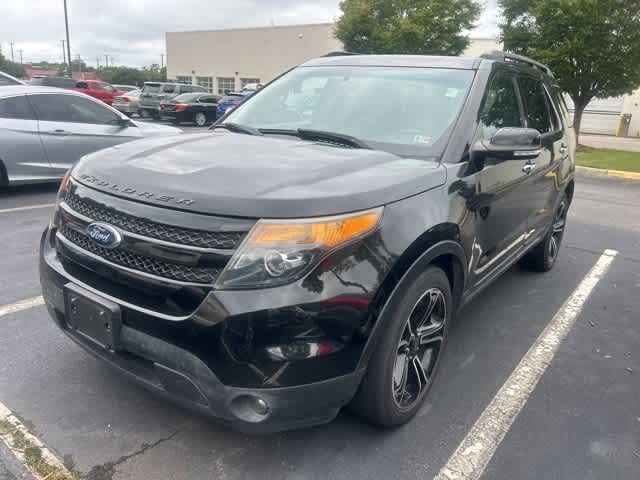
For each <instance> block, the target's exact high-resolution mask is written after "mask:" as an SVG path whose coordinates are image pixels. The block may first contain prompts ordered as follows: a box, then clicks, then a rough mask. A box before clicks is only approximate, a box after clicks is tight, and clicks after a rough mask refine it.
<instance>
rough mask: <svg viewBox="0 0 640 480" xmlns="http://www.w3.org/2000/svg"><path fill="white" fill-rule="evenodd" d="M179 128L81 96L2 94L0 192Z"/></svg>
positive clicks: (33, 91)
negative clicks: (104, 150)
mask: <svg viewBox="0 0 640 480" xmlns="http://www.w3.org/2000/svg"><path fill="white" fill-rule="evenodd" d="M180 132H181V131H180V130H179V129H177V128H173V127H169V126H165V125H157V124H150V123H144V122H136V121H134V120H131V119H130V118H127V117H126V116H124V115H123V114H122V113H120V112H118V111H117V110H116V109H114V108H112V107H110V106H108V105H106V104H104V103H103V102H100V101H98V100H95V99H93V98H91V97H89V96H87V95H84V94H82V93H77V92H73V91H69V90H62V89H59V88H52V87H34V86H6V87H2V89H0V186H3V185H4V186H6V185H17V184H23V183H39V182H48V181H55V180H58V179H60V178H62V177H63V176H64V174H65V172H66V171H67V170H68V169H69V168H70V167H71V166H72V165H73V164H74V163H75V162H77V161H78V160H79V159H80V158H81V157H82V156H84V155H86V154H87V153H90V152H94V151H96V150H100V149H102V148H107V147H111V146H114V145H117V144H119V143H124V142H129V141H131V140H135V139H138V138H143V137H150V136H160V135H165V136H166V135H173V134H178V133H180Z"/></svg>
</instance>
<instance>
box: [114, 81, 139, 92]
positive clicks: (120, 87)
mask: <svg viewBox="0 0 640 480" xmlns="http://www.w3.org/2000/svg"><path fill="white" fill-rule="evenodd" d="M113 88H115V89H116V90H120V91H121V92H131V91H133V90H140V88H139V87H136V86H135V85H121V84H116V83H114V84H113Z"/></svg>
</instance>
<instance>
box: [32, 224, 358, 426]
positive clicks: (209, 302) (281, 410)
mask: <svg viewBox="0 0 640 480" xmlns="http://www.w3.org/2000/svg"><path fill="white" fill-rule="evenodd" d="M54 245H55V241H54V239H53V238H52V232H50V231H46V232H45V233H44V234H43V237H42V241H41V250H40V252H41V254H40V279H41V284H42V290H43V296H44V299H45V302H46V305H47V308H48V310H49V313H50V314H51V316H52V318H53V319H54V321H55V322H56V324H57V325H58V326H59V327H60V328H61V330H62V331H63V332H64V333H65V334H66V335H67V336H69V337H70V338H71V339H73V340H74V341H75V342H76V343H77V344H79V345H80V346H82V347H83V348H84V349H85V350H87V351H89V352H90V353H91V354H92V355H94V356H96V357H99V358H101V359H102V360H104V361H106V362H107V363H109V364H110V365H112V366H114V367H115V368H117V369H118V370H120V371H122V372H123V373H124V374H126V375H127V376H129V377H130V378H132V379H133V380H135V381H136V382H137V383H139V384H141V385H143V386H144V387H146V388H148V389H149V390H152V391H154V392H156V393H158V394H160V395H162V396H164V397H167V398H168V399H171V400H173V401H175V402H177V403H179V404H181V405H183V406H186V407H189V408H192V409H194V410H197V411H199V412H202V413H205V414H207V415H210V416H213V417H215V418H217V419H219V420H221V421H222V422H224V423H226V424H228V425H229V426H231V427H232V428H234V429H237V430H240V431H245V432H257V433H264V432H273V431H279V430H286V429H293V428H300V427H306V426H311V425H316V424H321V423H326V422H329V421H331V420H332V419H333V418H334V417H335V416H336V415H337V413H338V412H339V410H340V408H341V407H342V406H344V405H345V404H346V403H348V402H349V401H350V399H351V398H352V397H353V395H354V394H355V392H356V390H357V388H358V385H359V383H360V380H361V378H362V375H363V373H364V370H363V369H362V368H360V367H359V366H358V365H359V358H360V354H361V352H362V349H363V346H364V344H365V341H366V339H365V338H364V337H357V336H356V337H354V338H352V339H351V340H349V341H348V342H347V343H345V345H344V348H343V349H342V350H341V351H340V352H338V353H336V354H332V355H327V356H326V358H324V357H323V358H315V359H305V360H300V361H289V362H284V363H283V362H281V363H277V362H271V361H270V360H269V359H265V358H264V357H261V360H255V358H252V357H251V356H249V357H246V358H236V357H240V356H242V353H238V351H239V350H242V349H244V348H245V345H244V344H243V345H232V344H229V342H228V339H229V338H230V337H228V336H225V335H226V334H225V333H224V332H226V331H227V330H234V329H237V328H238V327H237V325H238V324H240V323H243V322H247V321H248V317H247V316H248V315H252V316H255V315H256V309H258V310H259V312H262V313H264V312H265V311H269V312H270V315H271V316H273V318H274V320H272V319H271V316H270V317H269V320H266V317H265V319H264V321H270V322H272V323H273V325H274V326H273V328H272V329H270V330H269V329H268V330H269V331H272V332H276V331H277V332H278V333H277V334H272V335H274V336H275V337H278V338H279V341H283V342H285V341H288V339H286V338H284V337H283V332H284V331H287V332H289V331H290V332H291V333H290V335H291V336H292V337H295V336H296V335H298V333H296V332H299V331H300V329H301V328H305V329H306V328H307V327H308V324H306V323H305V322H306V320H304V318H306V317H305V312H304V310H305V308H308V310H309V312H311V310H314V309H315V311H316V317H314V318H315V320H314V321H316V322H318V323H320V322H324V326H323V330H325V331H331V332H332V337H333V338H338V337H340V338H342V337H345V333H344V332H345V331H347V330H348V329H353V328H355V327H354V326H353V325H352V324H360V323H361V322H362V315H363V314H364V312H365V311H366V308H367V306H368V304H367V302H363V301H362V300H363V299H362V298H360V310H358V309H357V308H351V310H345V308H344V307H343V308H341V310H340V314H332V313H330V314H328V315H325V316H324V317H323V316H322V315H321V314H320V315H318V314H317V309H318V306H317V302H312V301H311V300H310V299H309V298H306V300H305V299H304V298H302V297H296V296H295V295H292V294H291V293H290V290H289V293H287V294H286V295H284V294H283V291H280V292H277V291H276V292H272V293H271V294H270V295H268V296H267V295H261V294H258V293H256V292H253V295H254V296H257V297H259V300H257V303H258V304H259V305H257V304H255V303H254V304H253V305H248V304H247V301H246V299H247V298H248V297H246V295H247V293H248V292H226V293H228V297H227V298H225V295H223V294H220V295H217V294H216V295H214V292H211V293H210V294H209V295H208V296H207V298H206V299H205V301H204V302H203V304H202V305H201V306H200V307H199V308H198V309H197V311H195V312H193V313H192V314H191V315H188V316H184V317H182V318H170V319H168V318H164V317H163V316H161V315H156V314H155V313H154V312H152V311H149V310H145V309H140V308H136V307H135V305H131V304H130V303H128V302H127V301H122V299H119V298H114V297H113V296H110V295H106V294H104V292H102V291H101V290H100V289H98V288H95V286H92V285H91V284H89V283H87V282H86V278H79V276H76V275H74V274H73V273H72V271H71V270H69V269H68V268H66V267H65V265H64V263H63V262H62V261H61V258H59V256H58V253H57V251H56V249H55V248H54ZM68 284H73V285H75V286H79V287H80V288H82V289H86V290H87V291H88V292H90V293H93V294H95V295H100V296H102V297H103V298H106V299H108V300H110V301H112V302H115V303H117V304H118V305H119V307H120V309H121V310H122V318H123V323H122V327H121V331H120V339H119V343H120V347H121V348H120V349H119V350H118V351H117V352H113V351H111V350H107V349H105V348H103V347H100V346H98V345H96V344H95V343H94V342H91V341H89V340H86V339H85V337H83V336H80V335H78V334H77V333H75V332H74V331H73V330H72V329H70V328H69V325H68V323H67V319H66V315H65V301H64V293H63V292H64V287H65V285H68ZM343 288H344V287H343ZM274 290H277V289H274ZM327 290H328V292H329V293H331V288H328V289H327ZM347 290H348V289H347ZM249 293H251V292H249ZM278 293H280V294H283V295H284V297H285V298H286V299H287V303H289V302H291V304H292V305H295V307H291V308H290V309H289V308H288V307H285V306H283V305H282V304H279V303H278V302H282V298H279V297H278ZM307 297H308V296H307ZM314 297H318V298H321V297H322V295H318V294H314ZM243 298H244V299H245V300H244V301H243ZM332 299H333V300H335V296H332ZM305 301H306V302H308V303H305ZM352 303H353V304H354V305H355V304H356V303H357V302H355V303H354V302H352ZM334 305H335V303H334ZM259 312H258V313H259ZM294 312H295V313H294ZM345 312H346V313H345ZM205 317H206V318H205ZM276 317H277V318H276ZM338 317H340V318H338ZM207 321H209V323H210V325H209V324H207ZM261 321H263V320H261ZM283 323H284V324H285V325H283ZM203 324H207V325H203ZM327 324H328V326H327ZM248 331H250V330H247V332H248ZM256 331H257V330H254V333H253V334H252V335H254V337H259V336H260V335H270V334H268V333H264V332H263V333H262V334H261V333H256ZM336 331H337V333H336ZM190 332H191V333H193V336H190V334H191V333H190ZM242 335H246V334H245V333H244V330H243V334H242ZM287 335H289V334H286V335H285V337H286V336H287ZM192 338H197V339H198V340H199V341H198V342H194V341H191V340H190V339H192ZM234 338H235V337H234ZM254 340H255V338H254ZM203 342H204V343H205V345H210V349H207V348H206V347H205V348H204V349H203V348H202V344H203ZM196 343H198V344H197V345H196ZM220 344H223V345H222V347H220ZM236 347H237V348H236ZM216 351H223V352H224V353H215V352H216ZM231 351H233V353H231ZM227 354H228V356H227ZM256 371H257V373H256ZM256 399H260V400H261V401H264V402H265V403H266V405H267V408H268V412H267V413H265V414H261V413H259V414H256V412H255V409H253V410H252V408H253V407H251V405H254V403H252V402H255V400H256Z"/></svg>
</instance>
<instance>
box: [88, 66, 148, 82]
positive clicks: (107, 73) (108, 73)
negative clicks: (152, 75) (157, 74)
mask: <svg viewBox="0 0 640 480" xmlns="http://www.w3.org/2000/svg"><path fill="white" fill-rule="evenodd" d="M97 75H98V77H100V78H101V79H102V80H104V81H105V82H109V83H118V84H123V85H142V84H143V83H144V82H145V81H146V80H147V77H146V74H145V72H144V70H139V69H137V68H130V67H102V68H100V69H98V70H97Z"/></svg>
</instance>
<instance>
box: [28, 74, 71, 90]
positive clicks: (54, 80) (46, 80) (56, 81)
mask: <svg viewBox="0 0 640 480" xmlns="http://www.w3.org/2000/svg"><path fill="white" fill-rule="evenodd" d="M77 82H78V81H77V80H76V79H75V78H71V77H40V76H36V77H32V78H31V81H30V82H29V84H30V85H36V86H41V87H57V88H66V89H68V90H73V89H75V88H76V83H77Z"/></svg>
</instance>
